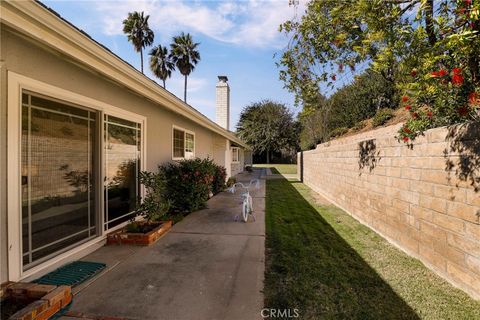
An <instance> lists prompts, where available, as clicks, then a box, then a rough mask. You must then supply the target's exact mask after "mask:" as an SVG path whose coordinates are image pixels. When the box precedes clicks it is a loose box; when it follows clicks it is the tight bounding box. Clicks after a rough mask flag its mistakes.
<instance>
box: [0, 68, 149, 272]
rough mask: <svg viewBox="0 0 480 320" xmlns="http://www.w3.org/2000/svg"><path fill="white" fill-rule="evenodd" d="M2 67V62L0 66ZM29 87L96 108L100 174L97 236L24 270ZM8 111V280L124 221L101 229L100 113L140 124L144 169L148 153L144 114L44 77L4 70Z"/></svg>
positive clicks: (88, 245)
mask: <svg viewBox="0 0 480 320" xmlns="http://www.w3.org/2000/svg"><path fill="white" fill-rule="evenodd" d="M0 69H1V66H0ZM24 90H25V91H30V92H32V93H34V94H35V95H40V96H44V97H46V98H48V99H52V100H59V101H61V102H62V103H64V104H67V105H72V106H76V107H80V108H81V107H84V108H86V109H90V110H94V111H96V112H97V117H98V119H99V120H98V123H97V126H98V128H97V130H98V137H97V141H95V144H96V145H98V146H96V148H98V149H97V150H98V153H97V155H96V158H97V161H98V162H97V163H98V168H95V170H96V171H97V172H98V174H99V177H100V178H99V179H98V181H96V190H97V192H96V193H95V196H96V197H97V199H99V200H98V201H97V203H98V208H96V209H95V210H96V216H97V217H96V218H97V219H98V220H97V221H98V222H97V227H99V230H98V233H97V236H96V237H94V238H93V239H91V240H88V241H87V242H84V243H80V244H76V245H75V246H74V247H72V248H71V249H68V250H67V251H65V252H62V253H59V254H58V255H55V256H54V257H52V258H50V259H48V260H46V261H44V262H42V263H39V264H38V265H35V266H33V267H32V268H29V269H27V270H23V261H22V252H23V248H22V226H21V199H22V195H21V126H22V123H21V119H22V108H21V106H22V93H23V91H24ZM7 93H8V100H7V112H8V123H9V125H8V128H7V146H8V152H7V153H8V154H7V166H8V168H9V170H8V172H7V179H8V181H9V188H8V190H7V197H8V199H9V201H8V203H7V219H8V220H7V221H8V223H7V244H8V246H9V251H8V279H9V280H10V281H20V280H22V279H26V278H29V277H30V276H33V275H35V274H37V273H38V272H40V271H42V270H45V269H47V268H50V267H52V266H56V265H58V264H59V263H60V262H64V261H66V260H68V259H71V257H73V256H75V255H76V254H78V253H79V252H84V251H86V250H93V248H97V247H99V246H101V244H102V241H103V240H104V239H105V238H106V234H107V233H109V232H112V231H114V230H116V229H119V228H122V227H123V226H125V225H126V224H127V223H128V221H127V222H125V223H122V224H120V225H118V226H115V227H114V228H111V229H109V230H103V228H101V226H103V223H104V221H103V211H104V198H103V187H104V181H103V179H102V177H104V176H105V162H104V161H105V153H104V151H103V150H104V145H105V142H104V139H103V137H104V130H103V126H104V122H103V117H104V115H105V114H108V115H111V116H114V117H118V118H122V119H126V120H129V121H134V122H138V123H140V124H141V125H142V134H141V142H140V146H141V151H140V168H141V170H145V168H146V159H147V158H146V156H147V144H146V142H147V130H148V129H147V118H146V117H145V116H142V115H139V114H136V113H133V112H130V111H127V110H125V109H122V108H119V107H115V106H113V105H110V104H107V103H104V102H101V101H99V100H96V99H92V98H89V97H87V96H84V95H81V94H78V93H75V92H72V91H69V90H66V89H63V88H61V87H57V86H54V85H51V84H48V83H45V82H43V81H39V80H35V79H32V78H30V77H27V76H23V75H20V74H17V73H15V72H12V71H8V73H7ZM140 194H141V197H142V199H143V198H144V196H145V189H144V187H143V186H141V190H140Z"/></svg>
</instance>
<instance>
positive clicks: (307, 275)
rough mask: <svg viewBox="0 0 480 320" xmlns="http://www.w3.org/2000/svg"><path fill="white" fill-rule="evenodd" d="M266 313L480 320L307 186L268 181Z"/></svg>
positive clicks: (468, 303)
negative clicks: (319, 200)
mask: <svg viewBox="0 0 480 320" xmlns="http://www.w3.org/2000/svg"><path fill="white" fill-rule="evenodd" d="M266 232H267V238H266V252H267V257H266V271H265V289H264V294H265V307H266V308H281V309H284V308H290V309H293V308H297V309H298V310H299V312H300V319H480V302H478V301H474V300H473V299H471V298H469V297H468V296H467V295H466V294H465V293H463V292H462V291H460V290H458V289H455V288H454V287H452V286H451V285H450V284H448V283H447V282H446V281H444V280H442V279H441V278H440V277H438V276H437V275H435V274H434V273H433V272H431V271H430V270H428V269H427V268H426V267H425V266H424V265H423V264H422V263H421V262H419V261H418V260H416V259H413V258H411V257H409V256H407V255H406V254H404V253H403V252H402V251H400V250H398V249H396V248H395V247H393V246H392V245H390V244H389V243H388V242H387V241H386V240H384V239H383V238H381V237H380V236H379V235H377V234H376V233H375V232H373V231H371V230H370V229H369V228H367V227H365V226H363V225H361V224H360V223H358V222H357V221H356V220H354V219H353V218H352V217H350V216H349V215H348V214H346V213H345V212H343V211H342V210H340V209H338V208H336V207H333V206H323V205H317V204H316V203H315V201H314V199H313V197H312V193H311V191H310V189H309V188H308V187H306V186H305V185H304V184H302V183H300V182H292V181H287V180H285V179H281V180H267V199H266Z"/></svg>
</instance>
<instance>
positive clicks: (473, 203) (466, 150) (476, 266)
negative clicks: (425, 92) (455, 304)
mask: <svg viewBox="0 0 480 320" xmlns="http://www.w3.org/2000/svg"><path fill="white" fill-rule="evenodd" d="M398 128H399V126H398V125H397V126H391V127H387V128H382V129H379V130H375V131H371V132H368V133H364V134H359V135H355V136H352V137H346V138H341V139H338V140H334V141H332V142H329V143H324V144H320V145H318V146H317V148H316V149H315V150H311V151H308V152H303V180H304V182H305V184H307V185H308V186H309V187H311V188H312V189H313V190H315V191H317V192H319V193H321V194H323V195H324V196H325V197H327V198H328V199H330V200H331V201H332V202H334V203H335V204H337V205H338V206H339V207H341V208H343V209H344V210H346V211H347V212H349V213H350V214H351V215H353V216H354V217H355V218H357V219H358V220H360V221H361V222H362V223H364V224H366V225H368V226H370V227H371V228H372V229H374V230H375V231H377V232H378V233H380V234H381V235H383V236H384V237H385V238H387V239H389V240H390V241H391V242H392V243H394V244H396V245H397V246H399V247H400V248H402V249H403V250H405V251H406V252H407V253H409V254H411V255H413V256H415V257H417V258H419V259H420V260H421V261H423V262H424V263H425V264H426V265H427V266H428V267H430V268H431V269H433V270H434V271H436V272H437V273H438V274H440V275H441V276H443V277H444V278H446V279H447V280H449V281H450V282H451V283H453V284H455V285H457V286H458V287H460V288H462V289H464V290H465V291H467V292H468V293H470V294H471V295H472V296H474V297H476V298H479V297H480V221H479V219H480V190H478V188H479V187H480V139H479V137H480V125H478V124H477V125H470V126H466V127H453V128H449V129H447V128H438V129H433V130H429V131H428V132H427V133H426V135H425V136H423V137H420V138H418V139H417V140H416V141H415V143H414V145H413V147H411V148H410V147H407V146H406V145H405V144H403V143H400V142H398V141H397V139H396V138H395V134H396V132H397V130H398ZM454 133H455V134H454ZM299 159H300V157H299ZM298 163H299V165H300V163H301V161H298ZM298 169H299V170H298V172H300V170H301V168H298ZM476 189H477V190H476Z"/></svg>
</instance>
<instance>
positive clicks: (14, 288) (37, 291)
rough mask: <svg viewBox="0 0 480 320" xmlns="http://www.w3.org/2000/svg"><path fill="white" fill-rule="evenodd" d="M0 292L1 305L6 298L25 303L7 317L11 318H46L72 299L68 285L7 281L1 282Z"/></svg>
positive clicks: (12, 319) (38, 319) (42, 319)
mask: <svg viewBox="0 0 480 320" xmlns="http://www.w3.org/2000/svg"><path fill="white" fill-rule="evenodd" d="M0 294H1V298H2V307H5V306H3V303H5V302H6V301H7V300H9V301H11V303H14V302H15V303H20V304H25V305H26V306H25V307H24V308H22V309H20V310H18V311H17V312H16V313H14V314H13V315H11V316H10V317H9V318H8V319H11V320H20V319H22V320H27V319H28V320H33V319H35V320H40V319H41V320H46V319H49V318H50V317H52V316H53V315H54V314H55V313H57V312H58V311H60V309H62V308H64V307H66V306H67V305H68V304H69V303H70V302H71V301H72V290H71V288H70V287H69V286H54V285H44V284H36V283H25V282H9V283H5V284H2V288H1V290H0Z"/></svg>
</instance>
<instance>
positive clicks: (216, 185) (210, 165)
mask: <svg viewBox="0 0 480 320" xmlns="http://www.w3.org/2000/svg"><path fill="white" fill-rule="evenodd" d="M159 172H160V173H161V174H162V175H163V176H164V177H165V186H166V198H167V199H169V200H170V201H171V205H172V208H173V210H175V211H177V212H192V211H195V210H198V209H201V208H204V207H205V204H206V202H207V200H208V197H209V194H210V192H212V193H213V194H215V193H218V192H220V191H222V190H223V189H224V188H225V177H226V171H225V168H224V167H221V166H218V165H216V164H215V163H214V162H213V161H212V160H211V159H199V158H197V159H190V160H182V161H179V162H178V163H167V164H164V165H162V166H160V167H159Z"/></svg>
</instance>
